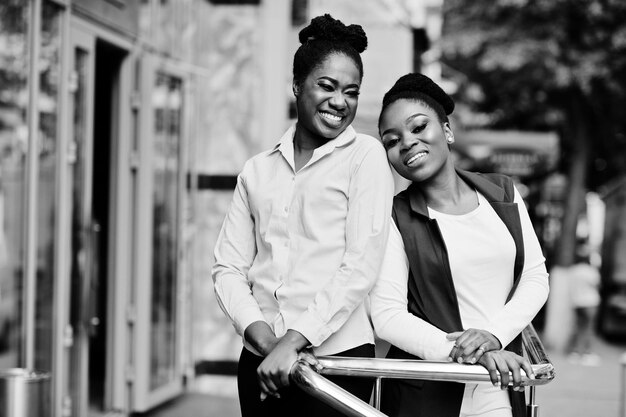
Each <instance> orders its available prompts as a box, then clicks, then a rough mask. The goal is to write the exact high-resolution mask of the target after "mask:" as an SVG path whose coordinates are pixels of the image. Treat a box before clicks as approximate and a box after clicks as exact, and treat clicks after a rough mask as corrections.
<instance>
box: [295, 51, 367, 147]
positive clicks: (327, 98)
mask: <svg viewBox="0 0 626 417" xmlns="http://www.w3.org/2000/svg"><path fill="white" fill-rule="evenodd" d="M360 86H361V73H360V71H359V69H358V67H357V65H356V64H355V63H354V61H353V60H352V59H351V58H349V57H348V56H346V55H344V54H332V55H329V56H327V57H326V59H325V60H324V61H323V62H322V63H321V64H320V65H318V66H317V67H316V68H314V69H313V71H311V73H310V74H309V75H308V76H307V77H306V79H305V80H304V82H302V83H301V84H294V93H295V94H296V105H297V109H298V128H300V129H302V130H303V132H302V133H304V134H307V135H310V136H312V137H313V138H315V139H317V140H319V139H323V140H324V141H328V140H331V139H334V138H336V137H337V136H339V134H341V132H343V131H344V130H345V129H346V128H347V127H348V126H349V125H350V123H352V121H353V120H354V116H355V115H356V110H357V107H358V104H359V89H360Z"/></svg>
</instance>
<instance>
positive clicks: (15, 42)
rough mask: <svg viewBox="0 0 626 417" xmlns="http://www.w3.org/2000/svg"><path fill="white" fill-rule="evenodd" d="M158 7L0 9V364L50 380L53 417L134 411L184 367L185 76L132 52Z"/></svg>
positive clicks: (150, 52) (143, 49)
mask: <svg viewBox="0 0 626 417" xmlns="http://www.w3.org/2000/svg"><path fill="white" fill-rule="evenodd" d="M155 4H156V2H147V1H146V2H139V1H130V0H128V1H126V0H110V1H100V0H97V1H96V0H83V1H71V2H70V1H69V0H31V1H22V0H8V1H3V2H2V3H1V4H0V45H1V46H0V141H1V142H0V143H1V144H2V153H1V157H0V158H1V159H0V218H1V220H2V221H1V222H0V232H1V234H0V312H1V314H0V318H1V320H2V323H0V368H2V369H6V368H14V367H20V368H27V369H37V370H42V371H45V372H49V373H50V375H51V392H50V394H51V395H50V402H51V404H49V407H50V408H51V409H52V410H53V412H52V415H54V416H81V417H82V416H99V415H105V414H106V415H120V416H122V415H128V414H129V413H131V412H134V411H145V410H147V409H149V408H151V407H153V406H155V405H156V404H159V403H161V402H163V401H164V400H167V399H169V398H172V397H173V396H175V395H177V394H178V393H180V392H181V390H182V389H183V384H184V381H185V378H186V376H187V375H188V374H189V371H190V369H192V366H191V365H190V361H191V359H190V343H189V335H190V330H189V329H190V326H191V325H190V323H191V320H190V303H188V302H187V301H188V299H189V294H190V281H191V280H190V276H191V272H190V267H189V265H190V264H191V263H190V259H191V256H192V253H193V252H192V251H191V250H189V247H190V245H191V244H192V242H193V239H194V232H193V217H192V212H193V210H192V209H191V207H192V205H191V201H192V200H191V199H192V194H191V192H190V191H189V190H190V187H188V186H187V185H188V178H193V167H192V163H191V162H190V159H189V153H190V149H191V146H192V144H191V135H190V134H189V132H188V130H187V129H189V128H190V123H188V121H189V119H188V117H189V111H188V107H187V106H188V104H189V100H190V90H189V89H190V79H191V78H192V75H191V72H190V71H189V70H185V68H183V65H182V64H181V63H180V61H179V60H178V61H177V60H174V59H168V58H167V57H165V55H166V54H165V53H164V52H163V51H159V50H157V49H156V48H154V47H152V46H151V44H150V42H147V41H146V42H142V41H140V40H141V39H142V35H141V31H142V30H144V29H145V30H152V29H153V28H154V27H155V26H156V24H157V22H155V21H154V20H150V19H153V18H154V16H153V14H154V13H156V12H162V11H163V10H162V9H154V7H153V6H154V5H155ZM177 10H179V9H177ZM140 15H141V16H140ZM142 17H143V22H144V26H143V27H142V26H141V25H140V21H141V20H142ZM179 23H180V22H179Z"/></svg>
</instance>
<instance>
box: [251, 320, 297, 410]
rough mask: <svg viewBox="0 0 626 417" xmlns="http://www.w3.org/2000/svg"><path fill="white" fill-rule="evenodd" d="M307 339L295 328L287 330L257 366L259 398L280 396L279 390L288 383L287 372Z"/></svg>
mask: <svg viewBox="0 0 626 417" xmlns="http://www.w3.org/2000/svg"><path fill="white" fill-rule="evenodd" d="M308 344H309V341H308V340H307V339H306V338H305V337H304V336H302V334H300V333H299V332H297V331H295V330H288V331H287V334H286V335H285V336H283V337H282V338H281V339H280V341H279V342H278V343H277V344H276V346H275V347H274V349H273V350H272V351H271V352H270V353H269V354H268V355H267V356H266V357H265V359H264V360H263V362H261V365H259V367H258V368H257V376H258V378H259V385H260V386H261V400H264V399H265V398H266V397H267V396H273V397H277V398H280V394H279V390H280V389H281V388H283V387H286V386H288V385H289V373H290V372H291V368H292V367H293V365H294V364H295V363H296V361H297V360H298V352H299V351H300V350H302V349H303V348H304V347H306V346H307V345H308Z"/></svg>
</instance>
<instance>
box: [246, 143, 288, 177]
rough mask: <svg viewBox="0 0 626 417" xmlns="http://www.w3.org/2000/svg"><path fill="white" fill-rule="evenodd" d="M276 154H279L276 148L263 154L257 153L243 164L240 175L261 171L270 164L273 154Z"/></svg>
mask: <svg viewBox="0 0 626 417" xmlns="http://www.w3.org/2000/svg"><path fill="white" fill-rule="evenodd" d="M278 153H280V152H279V151H278V150H276V148H272V149H268V150H265V151H263V152H259V153H258V154H256V155H254V156H252V157H251V158H250V159H248V160H247V161H246V162H245V163H244V164H243V168H242V169H241V174H240V175H247V174H249V173H250V172H254V171H256V170H258V169H263V168H264V167H266V166H268V165H269V164H270V163H271V162H272V160H273V159H274V154H278Z"/></svg>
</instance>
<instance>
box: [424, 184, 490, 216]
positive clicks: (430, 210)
mask: <svg viewBox="0 0 626 417" xmlns="http://www.w3.org/2000/svg"><path fill="white" fill-rule="evenodd" d="M474 192H475V193H476V198H477V199H478V205H477V206H476V207H474V208H473V209H471V210H470V211H468V212H467V213H461V214H450V213H443V212H441V211H438V210H435V209H434V208H432V207H430V206H428V205H427V206H426V209H427V210H428V216H429V217H431V218H433V217H440V218H448V219H457V220H461V219H465V218H468V217H473V216H475V215H476V214H478V213H479V211H481V210H482V207H484V206H485V204H484V203H487V199H485V197H484V196H483V195H482V194H481V193H479V192H478V190H476V189H475V190H474ZM433 214H434V216H433Z"/></svg>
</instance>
